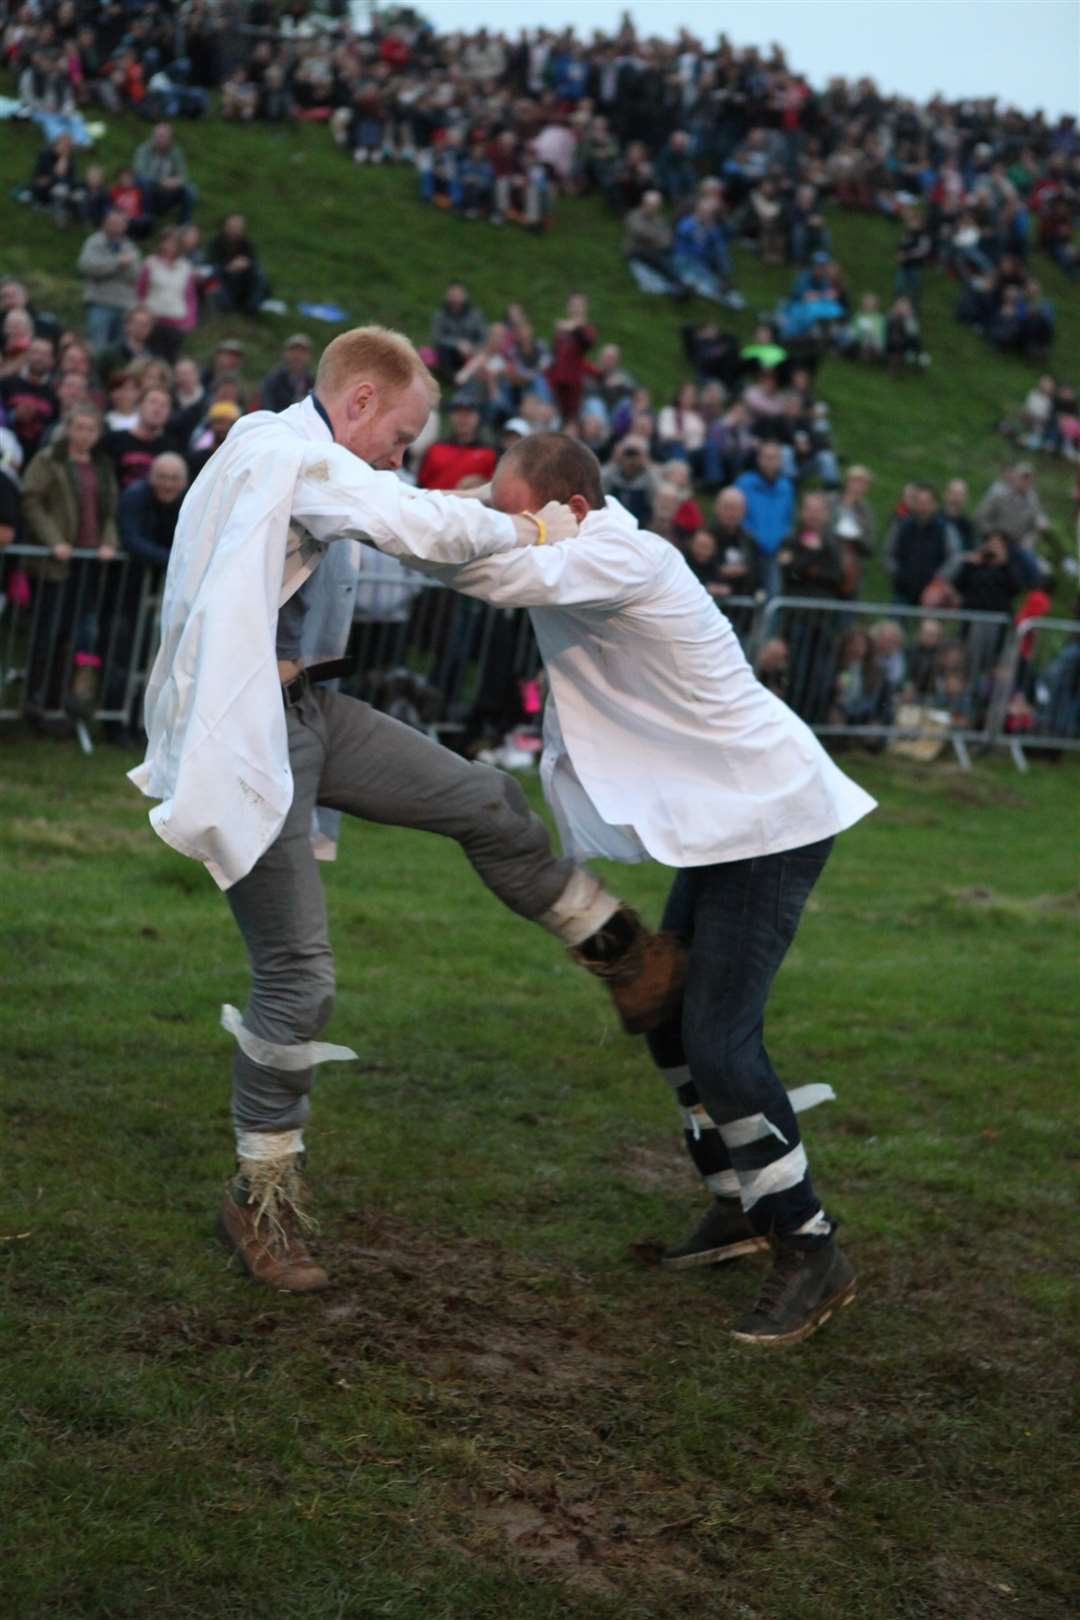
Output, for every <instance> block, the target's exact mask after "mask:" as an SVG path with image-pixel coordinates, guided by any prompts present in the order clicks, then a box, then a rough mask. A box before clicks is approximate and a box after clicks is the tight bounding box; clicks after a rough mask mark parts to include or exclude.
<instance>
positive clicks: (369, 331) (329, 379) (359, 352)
mask: <svg viewBox="0 0 1080 1620" xmlns="http://www.w3.org/2000/svg"><path fill="white" fill-rule="evenodd" d="M417 378H419V379H420V380H421V381H422V382H423V384H424V386H425V388H426V389H427V391H428V397H429V398H430V400H431V403H432V404H433V405H434V404H435V403H436V401H437V400H438V398H439V385H438V383H437V382H436V381H435V378H434V377H433V376H432V375H431V372H430V371H429V370H428V368H427V366H426V365H425V364H424V362H423V361H422V360H421V358H420V356H419V355H418V354H417V352H416V350H415V349H414V348H413V346H412V344H411V343H410V342H409V340H408V338H407V337H405V336H404V335H403V334H402V333H401V332H392V331H391V330H390V328H389V327H388V326H354V327H353V329H352V331H351V332H342V333H341V335H340V337H336V338H334V339H333V341H332V342H330V343H328V344H327V345H326V348H325V349H324V350H323V352H322V359H321V360H320V361H319V369H318V371H317V372H316V373H315V388H316V391H317V392H318V393H320V394H323V395H332V394H337V393H339V392H340V391H341V389H342V388H346V387H347V386H348V385H349V383H352V382H363V381H365V380H369V379H370V380H371V381H372V382H378V383H381V384H382V385H383V386H384V387H385V388H386V389H387V390H388V391H389V393H390V394H391V395H396V394H400V393H403V392H404V391H405V389H406V388H408V387H409V385H410V383H412V382H414V381H415V380H416V379H417Z"/></svg>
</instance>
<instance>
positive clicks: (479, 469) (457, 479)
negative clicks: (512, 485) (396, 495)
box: [417, 439, 495, 489]
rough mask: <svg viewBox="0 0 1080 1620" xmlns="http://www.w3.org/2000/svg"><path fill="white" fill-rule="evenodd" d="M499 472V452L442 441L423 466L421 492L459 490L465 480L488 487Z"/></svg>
mask: <svg viewBox="0 0 1080 1620" xmlns="http://www.w3.org/2000/svg"><path fill="white" fill-rule="evenodd" d="M494 472H495V452H494V450H491V449H489V448H488V446H487V445H486V444H457V443H455V442H454V440H452V439H439V440H438V441H437V442H436V443H435V444H433V445H432V446H431V449H430V450H429V451H428V452H427V454H426V455H425V456H424V459H423V461H422V462H421V463H420V476H419V478H418V479H417V482H418V483H419V485H420V487H421V489H457V487H458V485H459V484H460V483H461V480H462V479H463V478H476V477H479V478H481V479H482V480H483V482H484V483H485V484H486V483H487V482H488V481H489V479H490V478H491V477H492V475H493V474H494Z"/></svg>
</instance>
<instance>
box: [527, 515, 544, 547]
mask: <svg viewBox="0 0 1080 1620" xmlns="http://www.w3.org/2000/svg"><path fill="white" fill-rule="evenodd" d="M521 515H522V517H527V518H531V519H532V521H533V522H534V523H535V524H536V539H535V540H534V541H533V545H535V546H546V545H547V524H546V523H545V522H544V520H543V518H542V517H537V515H536V513H535V512H522V514H521Z"/></svg>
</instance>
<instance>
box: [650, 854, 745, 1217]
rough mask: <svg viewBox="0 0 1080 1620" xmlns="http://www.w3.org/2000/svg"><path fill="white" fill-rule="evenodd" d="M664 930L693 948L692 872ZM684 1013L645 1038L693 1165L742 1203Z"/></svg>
mask: <svg viewBox="0 0 1080 1620" xmlns="http://www.w3.org/2000/svg"><path fill="white" fill-rule="evenodd" d="M660 926H661V928H662V929H664V930H665V931H667V932H670V933H673V934H678V936H679V938H680V939H681V940H682V941H683V943H684V944H685V945H686V946H687V947H688V948H689V949H692V948H693V938H694V891H693V881H692V877H691V874H690V873H689V872H678V873H677V874H676V876H675V881H674V882H673V883H672V885H671V889H670V891H669V893H668V897H667V901H666V903H665V905H664V915H663V917H662V918H661V922H660ZM682 1017H683V1015H682V1008H681V1007H680V1008H679V1009H678V1011H677V1012H676V1013H675V1014H674V1015H673V1016H672V1017H671V1018H669V1019H668V1020H667V1022H666V1023H664V1024H661V1025H660V1027H659V1029H655V1030H652V1031H651V1032H650V1033H649V1034H648V1035H646V1037H645V1039H646V1040H647V1041H648V1043H649V1051H650V1053H651V1054H652V1059H653V1062H654V1063H655V1064H656V1066H657V1068H658V1069H659V1070H660V1071H661V1073H662V1074H663V1076H664V1079H665V1080H666V1081H667V1083H668V1085H669V1086H670V1087H671V1089H672V1093H673V1095H674V1098H675V1102H676V1105H677V1107H678V1110H679V1118H680V1120H681V1122H682V1129H683V1144H684V1146H685V1148H686V1152H687V1155H688V1157H689V1159H690V1162H691V1164H692V1165H693V1166H694V1169H695V1170H696V1171H697V1173H698V1175H699V1176H700V1177H701V1179H702V1182H703V1183H704V1185H705V1186H706V1188H707V1189H708V1190H709V1192H711V1193H712V1195H713V1197H714V1198H738V1196H739V1178H738V1176H737V1175H736V1174H735V1170H734V1168H733V1167H732V1163H731V1154H730V1153H729V1152H728V1148H727V1144H726V1143H725V1141H724V1138H723V1137H722V1136H721V1134H720V1131H719V1129H718V1127H717V1124H716V1121H715V1120H714V1119H713V1118H712V1117H711V1115H710V1114H709V1112H708V1109H707V1108H706V1107H705V1105H704V1104H703V1103H702V1101H701V1097H700V1096H699V1094H698V1089H697V1087H696V1086H695V1084H694V1079H693V1075H692V1074H691V1072H690V1065H689V1063H688V1062H687V1060H686V1048H685V1046H684V1045H683V1035H682Z"/></svg>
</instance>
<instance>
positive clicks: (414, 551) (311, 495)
mask: <svg viewBox="0 0 1080 1620" xmlns="http://www.w3.org/2000/svg"><path fill="white" fill-rule="evenodd" d="M556 514H561V516H557V515H556ZM550 515H551V518H552V523H551V532H550V534H549V539H553V540H555V539H563V538H565V537H566V536H567V535H571V534H576V532H577V525H576V523H575V522H574V520H573V517H572V515H571V514H570V512H569V509H568V508H565V507H558V508H555V509H553V512H552V513H551V514H550ZM292 516H293V518H294V519H295V520H296V521H297V523H300V524H302V525H303V527H304V528H305V529H307V530H308V531H309V533H311V534H313V535H314V536H315V538H316V540H321V541H324V542H326V541H330V540H368V541H370V542H371V544H372V545H374V546H377V547H378V549H379V550H380V551H385V552H388V553H389V554H390V556H392V557H399V558H400V559H401V560H402V562H407V563H423V562H434V563H464V562H471V561H472V559H473V558H474V557H487V556H490V555H491V554H492V553H494V552H497V551H512V550H513V549H514V548H515V547H517V546H530V545H532V544H533V543H534V542H535V541H536V539H537V538H538V535H539V529H538V526H537V524H536V523H535V522H534V521H533V519H531V518H526V517H508V516H506V515H505V514H503V513H501V512H492V511H490V510H489V509H488V508H487V507H484V506H481V505H480V503H479V501H474V500H463V499H461V498H460V497H455V496H453V495H444V494H442V493H441V492H440V491H438V490H428V489H414V488H412V487H411V486H410V485H408V484H403V483H402V482H401V480H400V479H399V478H398V477H397V475H396V474H395V473H392V472H377V471H376V470H375V469H374V468H373V467H369V466H368V465H367V463H366V462H364V461H361V460H360V459H359V458H358V457H357V456H353V455H350V453H349V452H348V451H347V450H344V449H342V447H341V446H340V445H320V446H312V447H311V448H310V449H308V450H307V451H306V452H305V455H304V463H303V466H302V468H301V471H300V476H299V478H298V479H297V481H296V489H295V492H294V495H293V503H292ZM544 516H545V519H547V518H548V516H549V512H548V509H547V508H545V511H544Z"/></svg>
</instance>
